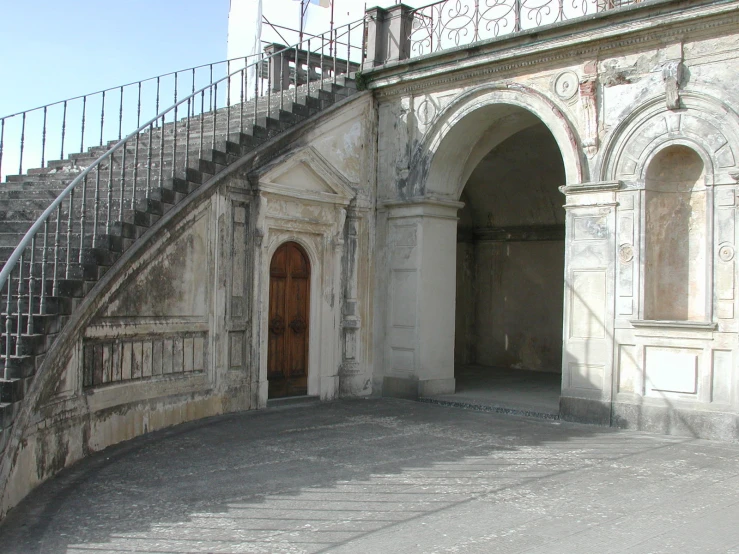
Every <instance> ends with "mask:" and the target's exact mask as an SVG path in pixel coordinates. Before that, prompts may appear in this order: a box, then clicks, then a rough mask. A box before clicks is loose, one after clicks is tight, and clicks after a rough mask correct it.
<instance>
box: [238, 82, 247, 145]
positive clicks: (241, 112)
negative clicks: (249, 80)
mask: <svg viewBox="0 0 739 554" xmlns="http://www.w3.org/2000/svg"><path fill="white" fill-rule="evenodd" d="M245 78H246V74H245V73H244V70H243V69H242V70H241V73H240V74H239V82H240V84H241V86H240V87H239V90H240V92H239V134H241V133H243V132H244V89H245V88H246V81H244V79H245Z"/></svg>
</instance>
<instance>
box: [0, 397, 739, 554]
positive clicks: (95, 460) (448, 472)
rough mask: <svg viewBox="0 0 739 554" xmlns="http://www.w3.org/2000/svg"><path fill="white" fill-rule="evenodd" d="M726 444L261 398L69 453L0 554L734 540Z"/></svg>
mask: <svg viewBox="0 0 739 554" xmlns="http://www.w3.org/2000/svg"><path fill="white" fill-rule="evenodd" d="M738 456H739V445H737V444H729V443H716V442H710V441H703V440H696V439H686V438H676V437H665V436H650V435H646V434H639V433H633V432H623V431H621V432H619V431H615V430H613V429H607V428H601V427H594V426H579V425H574V424H566V423H553V422H544V421H538V420H531V419H524V418H515V417H503V416H498V415H495V414H489V413H479V412H473V411H466V410H460V409H453V408H445V407H441V406H434V405H428V404H422V403H413V402H409V401H402V400H391V399H385V400H377V399H370V400H358V399H355V400H346V401H339V402H333V403H324V404H317V403H316V404H313V405H303V406H301V405H297V406H292V407H285V408H277V409H275V408H270V409H267V410H263V411H257V412H247V413H243V414H237V415H230V416H222V417H218V418H212V419H208V420H203V421H200V422H197V423H192V424H185V425H181V426H179V427H176V428H172V429H170V430H167V431H163V432H157V433H153V434H151V435H147V436H143V437H140V438H138V439H134V440H132V441H130V442H128V443H126V444H123V445H120V446H116V447H112V448H110V449H108V450H106V451H104V452H102V453H100V454H97V455H94V456H92V457H90V458H88V459H85V460H83V461H82V462H80V463H79V464H77V465H75V466H73V467H72V468H70V469H68V470H65V471H63V472H62V473H61V474H59V476H58V477H57V478H56V479H54V480H52V481H49V482H47V483H46V484H45V485H43V486H41V487H40V488H39V489H37V490H36V491H34V492H33V493H31V495H29V496H28V497H27V498H26V500H24V501H23V502H22V503H21V504H20V505H19V506H18V507H17V508H15V509H14V510H13V511H11V513H10V514H9V515H8V517H7V518H6V520H5V521H4V522H3V523H2V524H1V525H0V545H1V546H0V550H2V552H4V553H23V554H31V553H37V552H38V553H44V554H53V553H70V554H71V553H75V554H76V553H83V552H85V553H89V552H157V553H163V552H167V553H185V552H270V553H271V552H290V553H293V552H326V551H329V552H352V553H356V552H481V553H482V552H485V553H490V552H506V553H512V552H527V553H553V552H563V553H564V552H566V553H579V552H582V553H586V552H587V553H591V552H599V553H607V552H644V553H646V552H650V553H658V552H683V553H684V552H691V553H694V552H716V553H718V552H739V526H737V525H736V521H737V518H739V463H738V462H737V459H738Z"/></svg>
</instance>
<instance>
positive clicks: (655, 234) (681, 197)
mask: <svg viewBox="0 0 739 554" xmlns="http://www.w3.org/2000/svg"><path fill="white" fill-rule="evenodd" d="M705 171H706V168H705V164H704V162H703V159H702V158H701V156H699V155H698V153H697V152H696V151H695V150H694V149H692V148H690V147H688V146H685V145H681V144H672V145H670V146H667V147H665V148H663V149H662V150H660V151H659V152H657V153H656V155H654V157H652V158H651V160H650V161H649V163H648V164H647V166H646V171H645V175H644V183H645V249H646V251H645V285H644V317H645V318H646V319H650V320H674V321H703V320H705V319H707V313H706V294H707V286H708V284H707V279H706V270H705V268H706V264H707V263H708V253H707V244H706V230H707V224H708V222H707V217H708V216H707V199H706V194H707V193H706V186H705V178H704V177H705Z"/></svg>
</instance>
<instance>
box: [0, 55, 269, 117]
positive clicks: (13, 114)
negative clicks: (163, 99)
mask: <svg viewBox="0 0 739 554" xmlns="http://www.w3.org/2000/svg"><path fill="white" fill-rule="evenodd" d="M262 42H264V43H267V41H262ZM255 56H259V54H252V55H250V56H246V57H247V58H253V57H255ZM243 60H244V56H239V57H236V58H229V59H227V60H220V61H217V62H210V63H204V64H200V65H195V66H193V67H186V68H184V69H177V70H175V71H170V72H168V73H162V74H161V75H154V76H153V77H147V78H145V79H140V80H138V81H131V82H130V83H124V84H122V85H116V86H114V87H108V88H105V89H100V90H96V91H94V92H88V93H86V94H79V95H77V96H71V97H69V98H65V99H64V100H57V101H56V102H51V103H50V104H44V105H43V106H37V107H35V108H29V109H28V110H22V111H20V112H16V113H11V114H8V115H0V119H9V118H11V117H15V116H17V115H23V114H24V113H30V112H35V111H38V110H43V109H44V108H51V107H52V106H59V105H61V104H64V102H67V103H69V102H72V101H74V100H80V99H82V98H84V97H86V96H95V95H96V94H102V93H103V92H113V91H115V90H120V88H121V87H123V88H126V87H130V86H133V85H138V84H139V83H147V82H149V81H155V80H156V79H162V78H163V77H169V76H171V75H175V74H177V73H186V72H188V71H190V72H191V71H193V70H198V69H203V68H204V67H209V66H214V65H221V64H224V63H225V64H227V63H229V62H237V61H243Z"/></svg>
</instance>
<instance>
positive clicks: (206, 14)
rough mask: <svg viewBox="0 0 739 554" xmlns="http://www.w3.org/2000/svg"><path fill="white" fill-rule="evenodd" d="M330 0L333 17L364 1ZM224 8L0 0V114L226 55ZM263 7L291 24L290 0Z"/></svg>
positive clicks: (211, 3) (181, 0) (208, 1)
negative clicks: (332, 3) (332, 5)
mask: <svg viewBox="0 0 739 554" xmlns="http://www.w3.org/2000/svg"><path fill="white" fill-rule="evenodd" d="M285 2H287V4H285ZM336 2H337V4H336V11H337V17H336V19H340V17H341V12H346V11H353V12H356V9H357V7H359V10H360V12H361V9H362V8H363V6H364V0H336ZM280 3H282V6H280ZM394 3H395V2H394V1H392V0H385V1H382V0H381V1H377V2H368V5H370V6H371V5H390V4H394ZM425 3H426V2H421V3H418V2H416V3H413V2H411V4H413V5H423V4H425ZM287 5H289V8H291V9H294V11H295V13H294V14H293V13H291V12H290V13H284V12H286V10H285V6H287ZM312 9H313V10H315V11H316V12H318V11H320V12H324V13H316V15H315V16H314V17H312V19H309V28H310V29H311V30H312V31H314V32H321V31H324V30H327V29H323V28H320V29H318V28H314V27H313V25H319V26H320V25H322V24H323V18H324V17H326V16H327V14H328V10H327V9H323V8H320V7H314V8H312ZM228 10H229V0H205V1H202V0H200V1H196V0H122V1H119V2H108V1H104V0H25V1H23V0H0V21H1V22H2V25H1V26H0V115H7V114H9V113H14V112H17V111H21V110H26V109H30V108H34V107H36V106H40V105H43V104H46V103H50V102H54V101H57V100H61V99H64V98H68V97H72V96H77V95H81V94H86V93H89V92H93V91H96V90H99V89H103V88H107V87H113V86H117V85H120V84H124V83H128V82H131V81H137V80H139V79H143V78H145V77H151V76H155V75H158V74H161V73H166V72H169V71H173V70H175V69H184V68H187V67H191V66H194V65H198V64H202V63H208V62H214V61H219V60H222V59H225V57H226V38H227V30H228ZM264 10H265V14H270V13H271V14H272V15H273V17H272V19H273V20H274V19H276V18H277V14H280V16H281V17H282V19H284V21H283V24H286V25H289V26H295V25H296V24H297V20H298V11H297V10H298V8H297V2H292V1H291V0H265V1H264ZM345 17H346V16H345V15H344V18H345ZM326 20H327V19H326Z"/></svg>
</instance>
